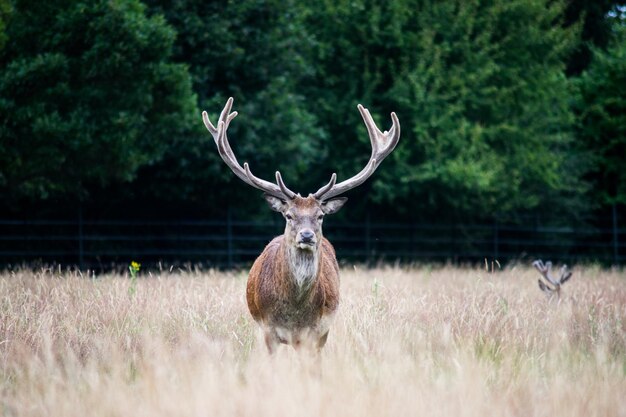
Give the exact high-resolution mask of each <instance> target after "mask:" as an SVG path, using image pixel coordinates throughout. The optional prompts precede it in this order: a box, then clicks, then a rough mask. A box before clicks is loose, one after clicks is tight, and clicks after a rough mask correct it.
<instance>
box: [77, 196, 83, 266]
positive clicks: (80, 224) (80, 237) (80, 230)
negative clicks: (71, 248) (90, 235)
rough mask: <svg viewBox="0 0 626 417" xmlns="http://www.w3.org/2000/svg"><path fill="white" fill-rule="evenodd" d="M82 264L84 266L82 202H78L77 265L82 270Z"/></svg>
mask: <svg viewBox="0 0 626 417" xmlns="http://www.w3.org/2000/svg"><path fill="white" fill-rule="evenodd" d="M83 266H84V248H83V204H82V203H78V267H79V268H80V269H81V270H82V269H83Z"/></svg>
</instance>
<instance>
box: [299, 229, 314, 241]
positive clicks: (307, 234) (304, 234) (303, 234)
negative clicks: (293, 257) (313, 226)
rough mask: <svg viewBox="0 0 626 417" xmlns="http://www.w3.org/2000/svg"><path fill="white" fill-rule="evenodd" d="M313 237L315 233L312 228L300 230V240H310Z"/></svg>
mask: <svg viewBox="0 0 626 417" xmlns="http://www.w3.org/2000/svg"><path fill="white" fill-rule="evenodd" d="M314 237H315V233H313V231H312V230H309V229H304V230H301V231H300V238H301V241H302V242H311V241H312V240H313V238H314Z"/></svg>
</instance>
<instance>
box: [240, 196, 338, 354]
mask: <svg viewBox="0 0 626 417" xmlns="http://www.w3.org/2000/svg"><path fill="white" fill-rule="evenodd" d="M311 200H313V201H314V199H312V198H311V197H309V198H306V199H305V198H301V197H298V199H297V200H296V202H295V203H294V204H293V205H292V206H291V207H290V209H291V210H292V212H293V210H294V209H295V210H297V211H298V213H306V215H307V216H311V214H310V213H314V211H315V209H316V208H318V207H319V206H320V203H317V202H315V203H313V204H312V202H311ZM314 214H315V213H314ZM290 229H291V228H290V226H289V222H288V224H287V227H286V230H285V234H284V235H282V236H278V237H276V238H274V239H273V240H272V241H271V242H270V243H269V244H268V245H267V246H266V248H265V250H264V251H263V252H262V253H261V255H259V257H258V258H257V259H256V261H255V262H254V265H253V266H252V269H251V270H250V274H249V278H248V285H247V288H246V299H247V302H248V308H249V309H250V313H251V314H252V317H253V318H254V320H256V321H257V322H258V323H259V324H260V325H261V326H262V327H263V330H264V332H265V342H266V344H267V347H268V349H269V351H270V352H272V351H273V350H274V348H275V346H276V345H277V344H278V343H279V342H280V343H287V344H291V345H293V346H294V347H296V348H297V347H299V346H300V345H301V344H305V343H308V344H309V345H312V346H314V347H317V348H318V349H319V348H321V347H322V346H323V345H324V343H325V342H326V338H327V336H328V325H329V323H330V321H331V320H332V317H333V315H334V313H335V312H336V310H337V307H338V306H339V267H338V265H337V259H336V257H335V250H334V248H333V246H332V245H331V244H330V242H329V241H328V240H327V239H326V238H324V237H322V236H321V225H320V227H319V230H316V232H317V233H316V234H317V235H318V238H319V241H318V243H319V244H318V245H316V248H315V252H314V251H310V252H311V253H310V256H311V257H313V256H314V255H315V254H317V262H318V268H317V275H316V276H315V277H314V279H313V281H312V282H311V285H310V286H307V287H304V288H301V287H299V286H298V284H297V283H296V280H295V277H294V276H293V273H292V271H293V268H291V267H290V265H293V262H294V259H293V256H292V255H291V254H292V253H293V251H296V250H301V249H296V248H294V247H293V245H294V242H293V241H292V239H290V236H291V234H290ZM305 256H309V251H306V252H305ZM311 259H314V258H311Z"/></svg>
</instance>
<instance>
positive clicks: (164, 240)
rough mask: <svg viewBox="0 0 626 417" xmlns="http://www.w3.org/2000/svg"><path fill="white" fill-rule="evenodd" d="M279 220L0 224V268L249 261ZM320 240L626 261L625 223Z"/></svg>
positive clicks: (352, 251)
mask: <svg viewBox="0 0 626 417" xmlns="http://www.w3.org/2000/svg"><path fill="white" fill-rule="evenodd" d="M283 228H284V223H283V222H282V220H281V221H276V222H249V221H239V220H233V219H230V218H227V219H224V220H218V221H214V220H207V221H198V220H193V221H120V220H114V221H101V220H100V221H89V220H84V221H83V220H82V219H79V220H73V221H58V220H57V221H55V220H26V221H24V220H0V265H2V266H3V267H13V266H16V265H21V264H29V265H37V264H48V265H49V264H62V265H77V266H79V267H81V268H91V269H109V268H111V267H114V266H115V265H118V266H119V265H127V264H128V263H129V262H130V261H131V260H135V261H139V262H142V263H143V264H144V265H146V266H148V265H156V264H158V263H159V262H161V263H163V264H168V265H171V264H202V265H205V266H214V267H232V266H237V265H244V264H248V263H250V262H251V261H253V260H254V258H255V257H256V256H257V255H258V254H259V253H260V252H261V250H262V249H263V247H264V246H265V245H266V244H267V242H269V240H270V239H271V238H272V237H273V236H275V235H278V234H280V233H281V232H282V229H283ZM325 236H326V237H328V238H329V240H330V241H331V242H332V243H333V245H334V246H335V249H336V251H337V256H338V258H339V259H340V261H343V262H359V263H372V262H380V261H383V262H395V261H400V262H420V261H443V262H453V263H464V262H484V260H485V259H487V260H488V261H489V262H491V261H496V260H497V261H499V262H500V263H504V262H507V261H510V260H531V259H535V258H543V259H552V260H554V261H557V262H569V263H576V262H590V261H593V262H601V263H603V264H609V265H611V264H612V265H622V264H624V263H625V261H626V244H625V243H623V242H626V229H618V228H617V227H616V225H614V227H610V228H590V227H584V228H574V227H540V226H537V227H521V226H514V225H501V224H497V223H494V224H491V225H439V224H404V223H403V224H400V223H376V222H369V221H367V222H363V223H339V222H336V223H333V222H332V221H331V222H329V223H327V224H326V225H325Z"/></svg>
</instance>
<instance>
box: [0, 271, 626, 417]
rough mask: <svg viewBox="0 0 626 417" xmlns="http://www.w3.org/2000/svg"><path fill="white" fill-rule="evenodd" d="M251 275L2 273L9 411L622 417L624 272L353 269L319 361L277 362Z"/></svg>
mask: <svg viewBox="0 0 626 417" xmlns="http://www.w3.org/2000/svg"><path fill="white" fill-rule="evenodd" d="M245 275H246V274H245V273H244V272H241V273H218V272H204V273H202V272H179V273H174V274H168V273H165V274H162V275H158V276H154V277H146V276H145V275H142V276H141V277H140V278H139V279H138V280H137V288H136V291H135V292H134V293H133V292H132V291H129V286H130V285H131V282H130V280H129V279H128V278H125V277H123V276H119V275H106V276H100V277H97V278H96V279H93V278H88V277H80V276H77V275H76V274H74V273H58V272H55V271H40V272H34V273H33V272H29V271H21V272H16V273H4V274H3V275H2V276H0V298H1V299H0V370H1V376H0V407H1V408H0V411H1V413H0V414H2V415H4V416H94V417H98V416H173V415H174V416H220V415H234V416H262V415H267V416H296V415H298V416H299V415H302V416H308V415H310V416H333V415H336V416H385V415H393V416H407V415H425V416H433V415H434V416H439V415H441V416H485V415H497V416H555V415H562V416H619V415H626V273H624V272H623V271H622V272H620V271H613V272H610V271H606V270H600V269H598V268H585V269H575V270H574V277H573V279H572V280H571V282H568V284H567V285H566V286H565V288H564V289H563V292H564V297H563V298H562V299H561V301H560V302H549V301H548V300H547V299H546V297H545V296H544V295H543V294H542V293H541V292H540V291H539V289H538V288H537V284H536V280H537V273H536V272H535V271H533V270H530V269H526V268H509V269H506V270H503V271H497V272H495V273H488V272H485V271H484V270H480V269H457V268H452V267H445V268H428V267H418V268H413V269H400V268H381V269H374V270H368V269H350V270H344V271H343V273H342V297H343V298H342V305H341V308H340V313H339V314H338V316H337V319H336V322H335V324H334V326H333V327H332V329H331V333H330V338H329V343H328V344H327V345H326V347H325V349H324V352H323V355H322V356H323V358H322V364H321V366H322V372H321V375H320V373H318V372H315V366H316V364H315V362H314V361H312V360H310V358H308V357H307V356H305V355H298V354H296V353H294V352H293V351H292V350H290V348H287V347H283V348H281V350H280V351H279V353H278V354H277V355H276V356H275V357H273V358H270V357H268V355H267V354H266V353H265V348H264V346H263V343H262V342H261V341H260V339H259V338H258V334H257V328H256V325H255V323H254V322H253V321H252V320H251V318H250V316H249V314H248V312H247V309H246V306H245V299H244V288H245V279H246V276H245Z"/></svg>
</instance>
